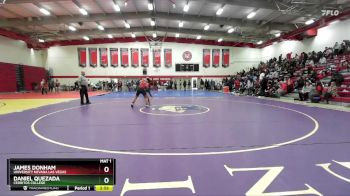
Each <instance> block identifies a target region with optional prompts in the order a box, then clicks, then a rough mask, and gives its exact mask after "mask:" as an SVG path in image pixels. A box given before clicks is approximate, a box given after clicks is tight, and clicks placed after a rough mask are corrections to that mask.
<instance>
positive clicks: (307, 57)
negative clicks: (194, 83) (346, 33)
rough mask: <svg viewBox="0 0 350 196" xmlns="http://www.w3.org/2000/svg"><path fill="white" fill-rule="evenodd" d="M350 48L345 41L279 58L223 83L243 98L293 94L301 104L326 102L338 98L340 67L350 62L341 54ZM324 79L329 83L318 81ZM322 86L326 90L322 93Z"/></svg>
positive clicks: (347, 66) (340, 79)
mask: <svg viewBox="0 0 350 196" xmlns="http://www.w3.org/2000/svg"><path fill="white" fill-rule="evenodd" d="M349 47H350V46H349V44H347V42H345V41H344V42H343V43H341V44H339V43H338V42H336V43H335V45H334V47H333V48H331V47H326V48H325V49H324V50H323V51H319V52H315V51H312V52H309V53H305V52H302V53H301V54H295V55H294V56H293V55H292V53H288V54H287V55H286V56H285V57H283V56H282V55H280V56H279V57H278V59H277V58H272V59H270V60H268V61H267V62H261V63H260V64H259V66H258V67H257V68H256V67H253V68H250V69H249V70H248V71H246V70H242V71H241V72H238V73H237V74H236V75H233V76H230V77H228V78H224V79H223V84H224V85H225V86H228V87H229V89H230V91H231V92H235V93H239V94H243V95H255V96H265V97H281V96H284V95H286V94H289V93H292V92H296V93H298V94H299V99H300V100H301V101H305V100H308V99H310V100H311V101H314V102H317V101H319V100H320V99H321V97H324V99H325V100H326V102H327V103H328V101H329V100H330V99H331V98H332V97H335V96H337V87H339V86H340V85H341V84H342V82H343V81H344V77H343V75H342V74H340V73H339V71H340V69H339V67H343V68H344V67H345V69H346V68H347V69H348V71H349V70H350V66H349V59H348V58H345V55H344V54H348V53H349V51H350V50H349ZM329 62H333V63H329ZM327 76H329V77H331V80H330V82H329V83H325V84H324V83H322V82H321V79H322V78H324V77H327ZM324 87H329V88H328V89H327V90H326V91H325V90H324Z"/></svg>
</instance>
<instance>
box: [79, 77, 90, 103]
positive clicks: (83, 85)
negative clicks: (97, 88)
mask: <svg viewBox="0 0 350 196" xmlns="http://www.w3.org/2000/svg"><path fill="white" fill-rule="evenodd" d="M78 82H79V84H80V104H81V105H84V96H85V99H86V104H91V103H90V101H89V95H88V80H87V78H86V77H85V72H84V71H82V72H81V76H80V77H79V80H78Z"/></svg>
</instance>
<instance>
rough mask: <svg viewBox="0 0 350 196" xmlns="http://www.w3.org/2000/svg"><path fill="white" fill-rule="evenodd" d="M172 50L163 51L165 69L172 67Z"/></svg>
mask: <svg viewBox="0 0 350 196" xmlns="http://www.w3.org/2000/svg"><path fill="white" fill-rule="evenodd" d="M172 58H173V57H172V50H171V49H164V59H165V60H164V61H165V67H168V68H169V67H171V65H172V63H173V62H172Z"/></svg>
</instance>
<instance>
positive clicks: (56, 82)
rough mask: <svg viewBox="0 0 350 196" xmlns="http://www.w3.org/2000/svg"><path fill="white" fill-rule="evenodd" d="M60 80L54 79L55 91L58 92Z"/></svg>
mask: <svg viewBox="0 0 350 196" xmlns="http://www.w3.org/2000/svg"><path fill="white" fill-rule="evenodd" d="M60 85H61V84H60V82H59V81H58V79H56V81H55V92H56V93H58V92H59V90H60Z"/></svg>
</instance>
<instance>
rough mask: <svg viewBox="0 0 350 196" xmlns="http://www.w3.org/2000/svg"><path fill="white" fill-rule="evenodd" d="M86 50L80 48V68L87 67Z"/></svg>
mask: <svg viewBox="0 0 350 196" xmlns="http://www.w3.org/2000/svg"><path fill="white" fill-rule="evenodd" d="M86 55H87V54H86V48H78V58H79V59H78V60H79V66H80V67H86V59H87V58H86Z"/></svg>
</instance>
